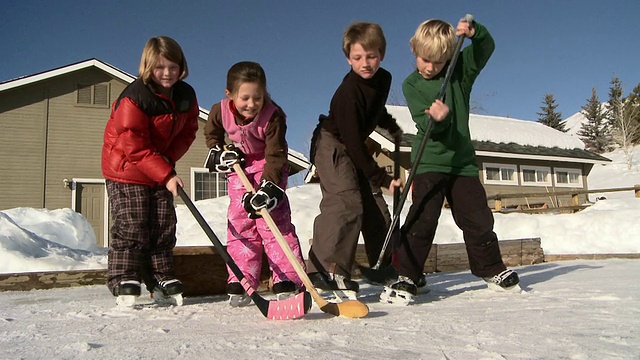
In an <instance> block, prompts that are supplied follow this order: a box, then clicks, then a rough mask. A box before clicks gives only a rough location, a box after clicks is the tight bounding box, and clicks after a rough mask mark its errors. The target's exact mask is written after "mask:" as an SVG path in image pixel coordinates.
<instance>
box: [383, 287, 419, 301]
mask: <svg viewBox="0 0 640 360" xmlns="http://www.w3.org/2000/svg"><path fill="white" fill-rule="evenodd" d="M380 302H382V303H386V304H391V305H398V306H407V305H409V304H410V303H412V302H413V294H411V293H410V292H407V291H402V290H396V289H393V288H390V287H388V286H385V287H384V289H383V290H382V293H381V294H380Z"/></svg>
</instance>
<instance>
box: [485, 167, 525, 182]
mask: <svg viewBox="0 0 640 360" xmlns="http://www.w3.org/2000/svg"><path fill="white" fill-rule="evenodd" d="M487 168H498V170H499V172H500V180H489V179H487ZM502 169H509V170H512V171H513V179H511V180H503V179H502ZM482 181H483V182H484V184H487V185H511V186H518V165H515V164H500V163H482Z"/></svg>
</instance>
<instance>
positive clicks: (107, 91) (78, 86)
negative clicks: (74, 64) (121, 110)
mask: <svg viewBox="0 0 640 360" xmlns="http://www.w3.org/2000/svg"><path fill="white" fill-rule="evenodd" d="M97 86H104V87H105V96H106V102H105V103H104V104H96V87H97ZM85 88H89V89H90V90H89V92H90V102H89V103H81V102H79V101H78V96H79V94H80V89H85ZM74 94H75V99H74V106H78V107H90V108H99V109H108V108H109V106H110V105H111V83H109V82H106V83H97V84H86V83H76V91H75V92H74Z"/></svg>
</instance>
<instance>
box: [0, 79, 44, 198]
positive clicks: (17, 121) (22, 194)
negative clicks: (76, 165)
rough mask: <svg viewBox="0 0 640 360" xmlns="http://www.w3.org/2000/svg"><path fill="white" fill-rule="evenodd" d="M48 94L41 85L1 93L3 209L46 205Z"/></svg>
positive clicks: (0, 190) (0, 166)
mask: <svg viewBox="0 0 640 360" xmlns="http://www.w3.org/2000/svg"><path fill="white" fill-rule="evenodd" d="M45 93H46V89H45V88H44V86H42V85H30V86H25V87H22V88H19V89H14V90H7V91H3V92H2V93H0V184H2V186H0V210H4V209H10V208H14V207H22V206H24V207H36V208H39V207H42V206H43V203H44V185H43V183H44V180H43V179H44V159H45V134H46V120H47V119H46V118H47V101H46V100H45Z"/></svg>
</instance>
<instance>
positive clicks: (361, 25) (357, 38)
mask: <svg viewBox="0 0 640 360" xmlns="http://www.w3.org/2000/svg"><path fill="white" fill-rule="evenodd" d="M356 43H359V44H360V45H362V47H363V48H364V49H365V50H371V49H377V50H378V51H379V52H380V58H381V59H384V53H385V51H386V50H387V40H386V39H385V37H384V33H383V32H382V28H381V27H380V25H378V24H375V23H369V22H355V23H352V24H351V25H349V27H347V29H346V30H345V31H344V34H343V35H342V51H343V52H344V55H345V56H346V57H349V54H350V53H351V46H352V45H354V44H356Z"/></svg>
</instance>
